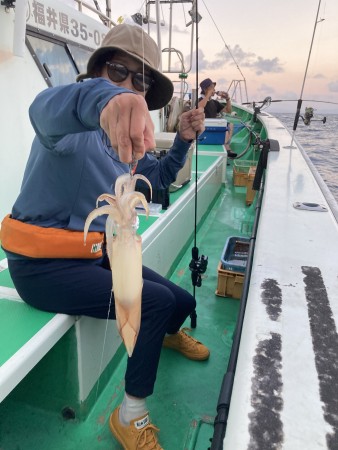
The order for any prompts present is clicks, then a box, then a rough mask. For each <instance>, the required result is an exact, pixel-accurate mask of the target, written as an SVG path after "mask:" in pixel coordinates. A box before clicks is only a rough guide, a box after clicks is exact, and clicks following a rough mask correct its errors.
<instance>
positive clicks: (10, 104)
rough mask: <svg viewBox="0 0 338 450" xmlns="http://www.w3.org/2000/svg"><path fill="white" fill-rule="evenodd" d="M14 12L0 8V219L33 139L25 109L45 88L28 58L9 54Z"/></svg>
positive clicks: (9, 204)
mask: <svg viewBox="0 0 338 450" xmlns="http://www.w3.org/2000/svg"><path fill="white" fill-rule="evenodd" d="M14 19H15V12H14V11H13V9H10V10H9V11H8V12H6V11H5V9H4V8H3V7H1V8H0V101H1V106H0V168H1V172H0V173H1V176H0V193H1V194H0V195H1V201H0V219H2V218H3V217H4V216H5V215H6V214H8V213H9V212H10V211H11V208H12V205H13V202H14V201H15V199H16V197H17V195H18V193H19V191H20V186H21V180H22V176H23V172H24V169H25V165H26V161H27V158H28V155H29V151H30V146H31V142H32V139H33V137H34V130H33V128H32V126H31V124H30V121H29V117H28V108H29V106H30V104H31V102H32V100H33V99H34V97H35V96H36V94H37V93H38V92H40V91H41V90H43V89H45V88H46V87H47V85H46V82H45V81H44V79H43V78H42V75H41V73H40V72H39V70H38V68H37V66H36V64H35V62H34V60H33V58H32V56H31V55H30V53H29V51H28V49H27V48H25V54H24V57H18V56H14V55H13V36H14Z"/></svg>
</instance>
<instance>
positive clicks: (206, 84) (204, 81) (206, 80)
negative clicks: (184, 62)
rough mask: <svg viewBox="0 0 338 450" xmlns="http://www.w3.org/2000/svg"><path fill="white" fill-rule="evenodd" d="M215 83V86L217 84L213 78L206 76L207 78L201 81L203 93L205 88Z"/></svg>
mask: <svg viewBox="0 0 338 450" xmlns="http://www.w3.org/2000/svg"><path fill="white" fill-rule="evenodd" d="M212 84H213V85H214V87H215V86H216V83H215V82H214V81H212V80H210V78H206V79H205V80H203V81H201V83H200V88H201V91H202V94H204V93H205V90H206V89H208V87H209V86H211V85H212Z"/></svg>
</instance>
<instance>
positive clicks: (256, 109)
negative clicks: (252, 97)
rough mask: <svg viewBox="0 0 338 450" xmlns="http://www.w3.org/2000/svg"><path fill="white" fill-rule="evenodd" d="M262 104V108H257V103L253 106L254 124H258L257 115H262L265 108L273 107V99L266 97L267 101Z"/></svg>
mask: <svg viewBox="0 0 338 450" xmlns="http://www.w3.org/2000/svg"><path fill="white" fill-rule="evenodd" d="M260 103H261V105H260V106H257V105H256V103H255V102H253V104H252V106H253V110H254V115H253V121H254V122H257V114H260V113H261V111H262V109H263V108H268V107H269V106H270V105H271V97H265V99H264V100H263V101H262V102H260Z"/></svg>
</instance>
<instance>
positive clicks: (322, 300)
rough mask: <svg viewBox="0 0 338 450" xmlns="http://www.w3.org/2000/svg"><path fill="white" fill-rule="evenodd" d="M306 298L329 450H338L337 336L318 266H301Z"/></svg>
mask: <svg viewBox="0 0 338 450" xmlns="http://www.w3.org/2000/svg"><path fill="white" fill-rule="evenodd" d="M302 272H303V274H304V275H305V278H304V283H305V296H306V301H307V308H308V316H309V321H310V329H311V336H312V346H313V351H314V355H315V365H316V370H317V373H318V381H319V392H320V399H321V401H322V402H323V411H324V419H325V420H326V422H327V423H329V424H330V425H331V427H332V428H333V431H332V432H331V433H328V434H327V435H326V442H327V446H328V449H330V450H336V449H338V385H337V383H338V381H337V380H338V334H337V328H336V324H335V321H334V318H333V314H332V310H331V307H330V302H329V299H328V295H327V291H326V287H325V284H324V281H323V278H322V275H321V271H320V269H318V267H307V266H303V267H302Z"/></svg>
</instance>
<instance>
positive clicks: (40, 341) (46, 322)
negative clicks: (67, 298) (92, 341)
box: [0, 251, 75, 402]
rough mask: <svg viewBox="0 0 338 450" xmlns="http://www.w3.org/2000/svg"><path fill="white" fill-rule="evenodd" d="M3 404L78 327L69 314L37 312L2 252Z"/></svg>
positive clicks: (0, 332) (0, 369) (0, 362)
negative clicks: (17, 286)
mask: <svg viewBox="0 0 338 450" xmlns="http://www.w3.org/2000/svg"><path fill="white" fill-rule="evenodd" d="M0 255H1V258H0V402H2V401H3V400H4V398H5V397H7V395H8V394H9V393H10V392H11V391H12V390H13V389H14V388H15V387H16V386H17V385H18V384H19V383H20V381H21V380H22V379H23V378H24V377H25V376H26V375H27V374H28V372H30V371H31V369H32V368H33V367H34V366H35V365H36V364H37V363H38V362H39V361H40V360H41V359H42V358H43V357H44V356H45V355H46V353H47V352H48V351H49V350H50V349H51V348H52V347H53V346H54V345H55V343H56V342H58V341H59V339H60V338H61V337H62V336H63V335H64V334H65V333H66V332H67V331H68V330H69V328H71V327H72V326H73V325H74V322H75V318H74V317H70V316H67V315H65V314H50V313H45V312H42V311H37V310H35V309H34V308H32V307H30V306H29V305H27V304H26V303H24V302H23V301H22V300H21V298H20V297H19V295H18V293H17V292H16V290H15V289H14V286H13V283H12V280H11V278H10V275H9V273H8V266H7V260H6V258H5V257H4V253H3V252H2V251H1V253H0Z"/></svg>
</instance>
